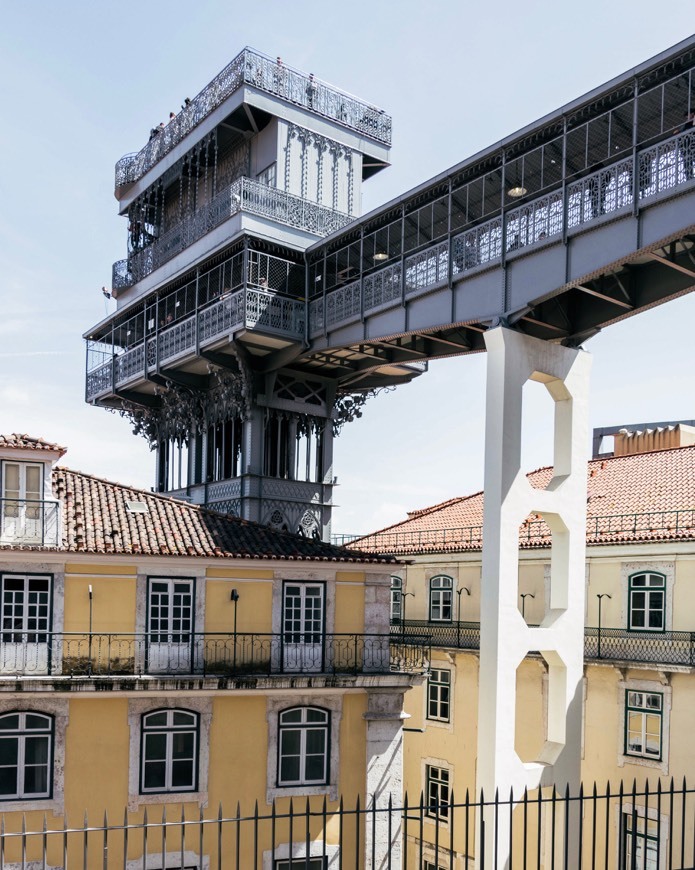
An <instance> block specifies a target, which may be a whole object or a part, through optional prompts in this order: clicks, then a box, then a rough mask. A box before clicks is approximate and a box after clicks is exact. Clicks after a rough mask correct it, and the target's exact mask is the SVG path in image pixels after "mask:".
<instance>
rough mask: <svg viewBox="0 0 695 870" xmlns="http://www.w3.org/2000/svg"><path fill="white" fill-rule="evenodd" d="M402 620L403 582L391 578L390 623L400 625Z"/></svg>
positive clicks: (396, 578) (397, 578)
mask: <svg viewBox="0 0 695 870" xmlns="http://www.w3.org/2000/svg"><path fill="white" fill-rule="evenodd" d="M402 618H403V580H401V578H400V577H396V576H393V577H391V622H392V623H393V624H394V625H400V622H401V619H402Z"/></svg>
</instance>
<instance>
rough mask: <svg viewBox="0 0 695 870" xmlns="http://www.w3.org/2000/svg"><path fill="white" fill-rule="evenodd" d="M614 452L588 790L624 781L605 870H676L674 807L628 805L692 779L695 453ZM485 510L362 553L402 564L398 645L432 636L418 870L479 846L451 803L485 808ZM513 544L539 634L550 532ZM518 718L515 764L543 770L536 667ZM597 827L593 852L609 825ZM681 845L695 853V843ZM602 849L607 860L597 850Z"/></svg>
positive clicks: (421, 743)
mask: <svg viewBox="0 0 695 870" xmlns="http://www.w3.org/2000/svg"><path fill="white" fill-rule="evenodd" d="M659 434H660V435H661V433H659ZM624 437H625V438H626V439H627V438H630V439H631V440H638V439H637V438H636V436H635V433H625V436H624ZM616 440H617V441H618V444H616V447H617V448H618V449H616V455H615V456H614V457H613V456H609V457H607V458H601V459H596V460H593V461H592V462H590V463H589V466H588V512H587V555H586V604H585V626H586V628H585V640H584V645H585V650H584V652H585V665H584V680H583V686H582V691H583V697H582V698H581V705H580V706H581V716H582V780H583V782H584V784H585V788H586V789H587V790H588V791H589V792H590V790H591V788H592V787H593V784H594V783H596V784H597V786H598V789H599V792H600V791H601V790H604V791H605V789H606V787H607V786H608V784H609V783H610V784H611V789H612V790H616V791H617V790H618V789H619V785H620V783H621V782H623V783H624V786H623V787H624V790H625V791H626V792H627V793H628V796H627V797H626V798H625V800H624V801H622V802H621V801H620V800H617V799H616V800H613V801H612V802H611V803H610V812H609V813H608V822H607V823H606V824H609V827H608V828H606V829H605V830H606V831H608V838H609V841H610V842H609V844H608V846H607V847H606V849H607V851H606V853H605V854H606V855H608V856H609V859H610V863H609V866H615V867H630V866H632V865H631V864H630V863H629V857H630V854H631V849H632V850H633V851H634V850H638V853H639V860H638V863H637V865H636V866H638V867H647V868H655V867H661V866H669V865H668V864H667V863H666V856H667V849H669V848H673V846H669V842H670V841H669V834H668V828H669V819H670V816H669V811H668V806H667V804H668V800H667V798H665V797H664V798H663V800H662V799H659V801H658V802H657V799H656V797H654V796H653V797H652V800H651V803H649V800H647V807H646V810H645V806H644V804H645V800H644V796H642V798H641V799H640V800H639V801H637V802H635V806H633V803H632V802H631V801H630V799H629V791H630V789H631V788H632V786H633V784H635V783H636V787H637V789H638V791H639V790H642V791H644V790H645V788H647V783H648V784H649V786H648V787H649V788H650V789H652V795H653V794H654V792H653V790H654V789H656V788H659V787H660V788H661V789H663V790H664V792H665V791H667V790H668V789H669V787H670V784H671V782H672V781H673V780H675V781H676V783H680V782H682V781H683V780H684V778H685V779H687V780H688V782H689V781H690V780H692V778H693V777H695V757H694V756H693V754H692V751H691V748H690V746H691V744H690V735H691V734H692V731H693V727H695V678H694V676H693V675H694V673H695V671H694V668H695V630H694V629H695V592H694V590H695V510H693V506H694V505H695V448H693V447H690V446H686V447H679V446H678V444H679V443H680V442H679V441H676V440H675V436H674V435H672V436H671V442H672V446H671V447H670V448H669V449H658V448H657V449H651V448H652V447H653V446H654V445H653V444H652V443H650V440H649V439H648V438H647V437H646V436H645V437H644V438H642V444H641V451H640V450H637V451H635V449H634V446H633V448H632V451H630V452H628V451H624V450H620V449H619V442H620V440H621V439H620V438H617V439H616ZM661 442H663V436H661V438H660V439H659V444H660V443H661ZM686 443H688V444H689V443H690V442H689V441H687V442H686ZM549 477H550V470H548V469H542V470H541V471H539V472H534V473H533V474H531V475H530V476H529V479H530V482H531V484H532V485H533V486H543V485H544V482H545V481H547V479H549ZM482 505H483V499H482V494H481V493H478V494H476V495H473V496H471V497H469V498H463V499H452V500H450V501H448V502H445V503H443V504H441V505H436V506H434V507H432V508H429V509H424V510H420V511H414V512H413V513H412V514H410V515H409V518H408V519H407V520H406V521H405V522H403V523H400V524H397V525H396V526H392V527H390V528H388V529H384V530H382V531H381V532H377V533H375V534H373V535H370V536H368V537H367V538H363V539H360V540H359V541H358V542H357V543H356V546H359V547H360V548H361V549H367V550H373V551H374V552H376V551H379V552H387V553H392V554H395V555H398V556H399V557H400V558H402V559H407V560H408V562H409V564H408V565H407V567H405V568H404V569H402V570H399V571H396V572H394V575H393V578H392V602H391V616H392V631H393V632H394V634H399V633H402V634H403V636H404V637H413V636H423V637H424V636H429V637H430V638H431V641H432V644H433V649H432V660H431V667H430V672H429V677H428V680H427V681H426V682H425V683H424V684H423V685H422V686H420V687H417V688H415V689H414V690H413V692H411V693H410V694H409V695H408V696H407V699H406V711H407V713H408V714H409V715H410V717H411V718H410V720H409V721H408V723H407V726H406V740H405V757H404V758H405V760H404V783H405V788H406V791H407V794H408V800H409V803H410V804H411V805H412V804H413V803H419V802H420V801H422V804H423V806H424V814H425V816H426V817H427V816H429V817H430V818H431V820H432V823H431V824H429V825H428V824H427V823H425V825H424V826H423V828H422V831H421V832H420V831H419V830H412V831H411V836H409V837H408V842H409V849H410V856H409V857H410V861H412V862H413V863H412V866H419V865H420V864H422V866H423V867H424V868H426V870H433V868H438V867H439V868H444V870H447V868H453V867H464V866H467V865H466V864H465V860H466V857H467V856H468V857H470V856H471V855H473V854H474V848H475V847H474V844H475V831H474V830H469V831H466V830H465V827H464V825H463V824H461V823H459V824H458V825H457V826H456V827H455V829H454V830H453V832H452V830H451V828H450V826H449V824H448V822H449V820H448V815H449V814H450V812H451V811H450V810H449V809H448V808H447V807H446V804H447V803H449V802H452V801H454V802H455V803H456V804H457V805H458V804H461V803H463V802H464V801H465V798H466V793H467V792H468V793H469V795H470V799H471V801H472V800H474V799H475V789H476V751H477V740H478V734H477V729H478V698H479V695H480V694H481V693H484V692H485V686H484V685H480V683H479V669H478V647H479V642H480V622H479V618H480V616H479V615H480V581H481V556H482V552H481V548H482ZM519 540H520V549H519V563H518V565H519V567H518V589H519V616H520V618H523V619H525V620H526V622H528V623H529V624H531V625H539V624H541V623H542V622H543V619H544V617H545V615H546V609H547V607H548V601H549V578H550V543H551V540H550V530H549V528H548V527H547V526H546V525H545V523H544V522H543V519H542V517H540V516H538V515H534V516H531V517H529V518H528V519H527V520H526V522H525V523H524V524H523V526H522V527H521V529H520V538H519ZM510 706H511V705H510ZM512 709H513V708H512ZM516 711H517V713H516V721H515V747H516V751H517V754H518V755H519V757H520V758H521V760H522V761H533V760H535V759H536V758H537V757H538V754H539V750H540V749H541V747H542V745H543V741H544V738H545V734H546V725H547V666H546V663H545V661H544V660H543V658H542V657H541V656H540V654H538V655H535V656H534V655H532V656H529V657H527V658H526V659H525V660H524V661H523V662H522V663H521V665H520V666H519V668H518V670H517V703H516ZM488 797H489V796H488ZM657 803H659V804H660V806H659V807H658V808H657ZM633 814H634V815H635V819H636V824H637V826H638V829H637V830H636V831H635V832H634V833H633V831H632V826H633ZM471 818H472V819H474V815H472V816H471ZM645 819H646V822H645ZM435 822H438V823H439V824H438V825H437V824H435ZM472 824H473V822H472ZM645 825H646V827H645ZM600 828H601V830H599V833H598V834H596V832H594V837H596V836H598V837H599V840H600V839H601V837H604V838H605V832H604V833H603V834H602V833H601V831H602V830H603V829H604V824H603V821H602V822H601V825H600ZM657 831H658V836H657ZM450 836H451V837H452V839H451V842H450V840H449V837H450ZM679 836H680V835H679ZM529 837H531V839H532V835H531V833H530V834H529ZM682 847H683V850H684V854H691V853H692V848H693V836H692V832H689V833H688V832H686V834H685V836H684V838H683V841H682ZM529 848H530V847H529ZM544 848H545V849H547V844H545V845H544ZM597 848H598V851H599V854H600V855H601V859H600V860H601V861H603V851H604V847H603V844H602V843H600V842H599V844H598V847H597ZM680 848H681V841H680V840H679V841H678V844H677V848H676V851H678V852H679V851H680ZM534 857H535V855H534ZM546 858H547V859H548V860H550V859H549V856H548V855H546ZM642 862H644V863H642ZM600 866H603V864H601V865H600ZM673 866H681V865H680V864H677V865H676V864H674V865H673ZM683 866H686V865H685V864H684V865H683Z"/></svg>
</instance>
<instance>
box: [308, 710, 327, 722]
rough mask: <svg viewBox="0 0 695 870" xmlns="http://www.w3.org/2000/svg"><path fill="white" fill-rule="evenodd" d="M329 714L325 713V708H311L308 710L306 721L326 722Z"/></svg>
mask: <svg viewBox="0 0 695 870" xmlns="http://www.w3.org/2000/svg"><path fill="white" fill-rule="evenodd" d="M327 718H328V716H327V714H326V713H324V711H323V710H314V709H312V708H309V709H308V710H307V711H306V721H307V722H325V721H326V720H327Z"/></svg>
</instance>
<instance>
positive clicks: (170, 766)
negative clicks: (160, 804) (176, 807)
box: [140, 710, 199, 794]
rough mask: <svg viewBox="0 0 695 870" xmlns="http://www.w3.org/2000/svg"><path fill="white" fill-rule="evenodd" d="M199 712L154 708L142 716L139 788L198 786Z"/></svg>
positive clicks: (160, 789) (188, 788) (156, 789)
mask: <svg viewBox="0 0 695 870" xmlns="http://www.w3.org/2000/svg"><path fill="white" fill-rule="evenodd" d="M198 730H199V728H198V714H197V713H192V712H191V711H190V710H155V711H153V712H152V713H146V714H145V715H144V716H143V717H142V755H141V764H140V791H141V793H143V794H144V793H146V792H147V793H149V792H177V791H195V790H196V788H197V787H198Z"/></svg>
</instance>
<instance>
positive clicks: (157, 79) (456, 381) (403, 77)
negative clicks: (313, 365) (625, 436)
mask: <svg viewBox="0 0 695 870" xmlns="http://www.w3.org/2000/svg"><path fill="white" fill-rule="evenodd" d="M687 18H688V16H687V15H673V14H666V13H665V11H664V12H663V14H659V12H658V9H657V8H656V7H655V6H654V4H653V3H649V4H647V3H646V2H645V0H632V2H623V0H609V2H605V0H602V2H598V0H585V2H583V3H582V4H581V6H579V5H578V4H559V3H548V2H533V0H529V2H526V3H524V4H519V3H509V2H498V3H496V4H480V3H475V4H474V3H470V2H467V0H463V2H450V0H440V2H436V0H432V2H430V3H429V4H424V3H421V2H412V0H401V2H379V0H372V2H364V0H355V2H351V3H349V4H342V3H341V4H338V3H329V2H326V0H323V2H313V0H311V2H309V0H295V2H280V0H266V2H264V3H262V4H261V3H256V4H242V3H238V2H233V0H226V2H219V0H198V2H196V3H195V4H192V3H182V2H178V0H166V2H165V0H148V2H132V0H119V2H107V0H101V2H94V0H89V2H82V0H80V2H75V0H61V2H56V0H32V2H31V3H9V2H6V3H4V4H3V5H2V27H1V28H0V82H1V85H0V88H1V98H2V101H1V104H0V105H1V106H2V114H3V119H2V123H1V124H0V160H1V164H0V165H1V166H2V170H1V171H0V312H1V314H0V431H2V432H10V431H27V432H29V433H31V434H35V435H41V436H43V437H45V438H48V439H50V440H54V441H59V442H61V443H63V444H65V445H67V446H68V447H69V453H68V455H67V457H66V459H65V462H67V463H68V464H69V465H70V466H71V467H73V468H78V469H81V470H83V471H88V472H91V473H94V474H98V475H101V476H104V477H108V478H111V479H115V480H120V481H123V482H128V483H133V484H137V485H141V486H143V487H149V486H150V485H151V484H152V481H153V476H154V473H153V472H154V461H153V457H152V455H151V454H150V453H149V451H148V449H147V446H146V444H145V442H144V441H143V440H141V439H138V438H135V437H134V436H133V435H131V434H130V427H129V425H128V423H127V422H126V421H125V420H123V419H121V418H120V417H118V416H117V415H114V414H110V413H108V412H106V411H104V410H101V409H95V408H90V407H89V406H87V405H85V403H84V401H83V397H84V348H83V343H82V339H81V335H82V333H83V332H84V331H85V330H86V329H88V328H89V327H91V326H92V325H93V324H94V323H96V322H98V321H99V320H100V319H101V318H102V317H103V316H104V313H105V311H104V300H103V298H102V297H101V293H100V288H101V286H102V285H103V284H108V283H109V281H110V270H111V264H112V262H113V261H115V260H118V259H120V258H121V257H123V256H124V255H125V246H126V226H125V222H124V219H122V218H119V217H118V216H117V210H116V202H115V200H114V199H113V166H114V163H115V162H116V160H117V159H118V158H119V157H120V156H122V155H123V154H125V153H127V152H130V151H135V150H138V149H139V148H140V147H141V146H142V145H143V144H144V143H145V141H146V139H147V134H148V131H149V129H150V127H152V126H154V125H156V124H157V123H159V121H161V120H166V119H167V118H168V114H169V112H170V111H171V110H174V111H176V110H177V109H178V108H179V106H180V104H181V102H182V101H183V99H184V97H186V96H193V95H194V94H195V93H197V91H199V90H200V89H201V88H202V87H203V86H204V85H205V84H206V83H207V81H209V80H210V79H211V78H212V77H213V76H214V75H215V74H216V73H217V72H218V71H219V70H220V69H221V68H222V67H223V66H225V65H226V63H228V61H229V60H230V59H231V58H232V57H233V56H234V55H235V54H236V53H237V52H238V51H239V50H240V49H241V48H242V47H243V46H244V45H251V46H253V47H255V48H258V49H259V50H261V51H263V52H266V53H267V54H270V55H271V56H273V57H274V56H276V55H280V56H282V57H283V58H284V59H285V61H286V62H287V63H289V64H291V65H292V66H295V67H298V68H300V69H304V70H306V71H307V72H314V73H315V74H316V75H317V76H318V77H320V78H322V79H324V80H326V81H329V82H331V83H333V84H335V85H336V86H338V87H341V88H343V89H345V90H348V91H351V92H353V93H355V94H357V95H359V96H361V97H363V98H364V99H366V100H368V101H370V102H373V103H376V104H377V105H380V106H383V107H384V108H385V109H386V110H387V111H388V112H389V113H391V114H392V115H393V118H394V147H393V150H392V162H393V165H392V167H391V168H389V169H387V170H385V171H384V172H382V173H380V174H379V175H378V176H377V177H376V178H374V179H372V180H370V181H369V182H368V183H367V184H366V185H365V188H364V198H363V208H364V210H365V211H367V210H369V209H371V208H374V207H376V206H377V205H379V204H380V203H382V202H385V201H387V200H389V199H391V198H392V197H394V196H396V195H398V194H400V193H402V192H403V191H404V190H406V189H408V188H409V187H412V186H414V185H415V184H418V183H420V182H421V181H424V180H425V179H427V178H428V177H430V176H432V175H434V174H436V173H438V172H440V171H442V170H443V169H445V168H447V167H448V166H450V165H452V164H454V163H456V162H458V161H459V160H462V159H463V158H465V157H466V156H468V155H469V154H472V153H474V152H475V151H477V150H479V149H480V148H483V147H485V146H486V145H489V144H491V143H492V142H495V141H496V140H498V139H500V138H502V137H503V136H505V135H507V134H509V133H511V132H513V131H514V130H516V129H518V128H520V127H522V126H523V125H525V124H526V123H529V122H531V121H533V120H534V119H536V118H537V117H539V116H541V115H543V114H545V113H546V112H549V111H552V110H553V109H555V108H557V107H558V106H560V105H562V104H563V103H565V102H568V101H569V100H571V99H573V98H575V97H577V96H579V95H580V94H582V93H584V92H586V91H588V90H590V89H591V88H592V87H594V86H596V85H598V84H600V83H601V82H603V81H605V80H606V79H608V78H610V77H612V76H614V75H617V74H619V73H621V72H623V71H624V70H625V69H628V68H629V67H631V66H634V65H635V64H637V63H640V62H641V61H643V60H645V59H647V58H648V57H650V56H652V55H654V54H656V53H658V52H659V51H662V50H663V49H665V48H667V47H669V46H670V45H672V44H674V43H676V42H678V41H679V40H681V39H684V38H685V37H686V36H688V35H689V32H688V30H687ZM694 315H695V298H694V297H692V296H688V297H685V298H684V299H681V300H678V301H676V302H672V303H669V304H668V305H667V306H664V307H662V308H661V309H656V310H654V311H652V312H649V313H647V314H644V315H641V316H639V317H636V318H632V319H631V320H628V321H625V322H624V323H622V324H619V325H616V326H614V327H611V328H609V329H608V330H606V331H605V332H604V333H602V334H601V335H599V336H598V337H596V338H595V339H592V341H591V342H589V343H588V344H587V349H588V350H589V351H590V352H591V353H592V354H593V357H594V367H593V374H592V405H591V424H592V425H593V426H603V425H613V424H616V423H621V422H625V423H631V422H639V421H648V420H666V419H673V420H676V419H686V418H695V409H694V407H693V390H692V354H691V344H692V323H693V322H694V320H695V318H694ZM484 381H485V358H484V356H482V355H479V356H475V357H465V358H459V359H453V360H446V361H442V362H439V363H435V364H433V365H432V366H431V370H430V372H429V373H428V374H426V375H425V376H424V377H421V378H420V379H419V380H418V381H416V382H415V383H413V384H411V385H409V386H407V387H403V388H401V389H399V390H396V391H395V392H392V393H388V394H383V395H380V396H379V397H377V398H376V399H373V400H371V401H370V402H369V404H368V405H367V407H366V409H365V413H364V416H363V418H362V419H361V420H359V421H357V422H355V423H353V424H351V425H348V426H346V427H345V428H344V431H343V433H342V434H341V436H340V437H339V438H338V440H337V442H336V447H335V473H336V474H337V475H338V478H339V482H340V487H339V488H338V490H337V492H336V502H337V504H338V505H339V507H338V508H337V509H336V511H335V514H334V523H333V526H334V531H340V532H353V531H354V532H361V531H365V532H366V531H369V530H372V529H375V528H377V527H381V526H383V525H385V524H387V523H390V522H394V521H397V520H398V519H401V518H403V517H404V516H405V511H406V510H408V509H412V508H416V507H423V506H425V505H427V504H431V503H434V502H437V501H441V500H443V499H446V498H449V497H452V496H454V495H464V494H467V493H469V492H471V491H474V490H476V489H479V488H480V487H481V485H482V450H483V424H484V416H483V398H484V387H485V384H484ZM547 411H548V407H547V403H546V402H545V401H544V400H543V398H542V397H537V396H535V395H533V394H532V395H531V396H530V398H529V406H528V419H529V430H528V439H527V444H526V448H527V449H526V451H525V459H526V462H527V464H528V467H529V468H532V467H535V466H537V465H541V464H544V463H546V462H547V461H548V460H549V437H548V434H549V433H548V427H547Z"/></svg>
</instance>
